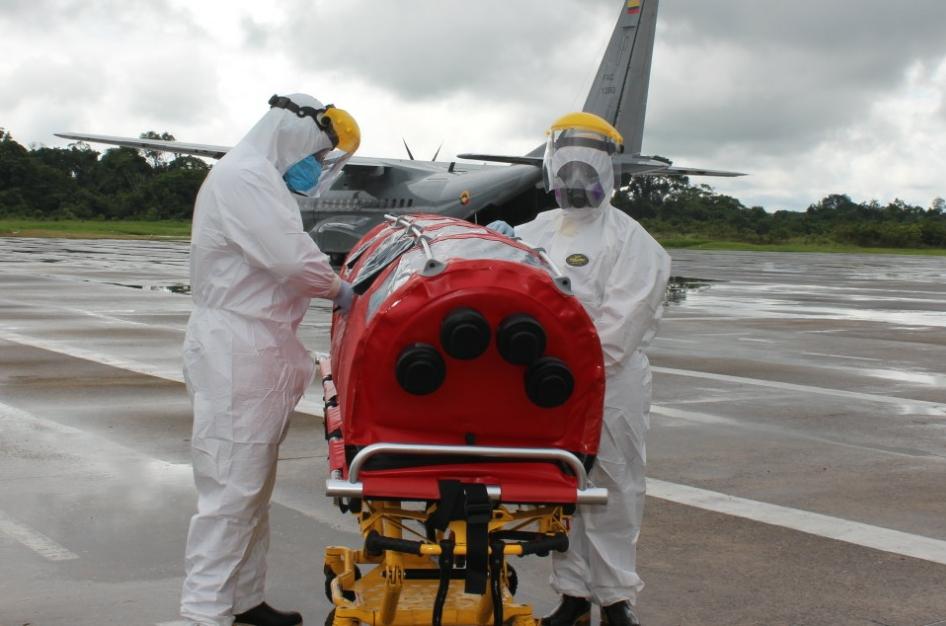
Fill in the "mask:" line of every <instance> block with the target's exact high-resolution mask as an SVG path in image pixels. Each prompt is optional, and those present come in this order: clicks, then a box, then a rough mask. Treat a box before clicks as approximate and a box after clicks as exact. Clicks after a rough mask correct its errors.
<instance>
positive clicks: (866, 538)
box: [0, 239, 946, 626]
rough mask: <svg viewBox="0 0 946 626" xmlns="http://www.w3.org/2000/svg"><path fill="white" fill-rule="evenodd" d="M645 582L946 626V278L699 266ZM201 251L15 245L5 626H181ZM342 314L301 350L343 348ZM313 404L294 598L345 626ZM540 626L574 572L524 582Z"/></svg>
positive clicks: (2, 300) (657, 401)
mask: <svg viewBox="0 0 946 626" xmlns="http://www.w3.org/2000/svg"><path fill="white" fill-rule="evenodd" d="M673 258H674V275H675V279H674V281H673V284H672V286H671V289H669V290H668V297H667V308H666V314H665V318H664V323H663V326H662V330H661V333H660V336H659V337H658V339H657V340H656V341H655V343H654V345H653V346H652V348H651V349H650V351H649V354H650V356H651V360H652V362H653V364H654V372H655V373H654V388H655V397H654V407H653V415H652V429H651V433H650V436H649V440H648V461H649V465H648V475H649V479H650V481H649V493H650V497H649V498H648V503H647V507H648V508H647V511H646V517H645V524H644V531H643V534H642V537H641V540H640V553H639V563H640V569H641V573H642V575H643V577H644V579H645V581H646V582H647V588H646V589H645V591H644V592H643V594H642V596H641V601H640V607H639V608H640V613H641V616H642V618H643V619H644V623H645V624H648V625H650V626H652V625H663V624H668V625H669V624H747V625H748V624H752V625H758V624H889V625H896V626H901V625H903V626H920V625H923V626H926V625H932V624H946V384H944V383H946V280H944V278H946V259H942V258H922V257H899V256H897V257H893V256H854V255H811V254H805V255H802V254H776V253H737V252H693V251H674V252H673ZM187 289H188V276H187V246H186V244H182V243H179V242H142V241H107V240H99V241H75V240H69V241H66V240H51V239H43V240H30V239H0V625H2V626H10V625H16V626H20V625H23V624H27V623H29V624H31V625H33V626H39V625H47V624H64V625H65V624H69V625H83V624H89V625H93V624H95V625H101V624H111V623H116V624H117V623H122V624H129V623H131V624H167V623H173V622H175V621H176V620H177V619H178V618H177V617H176V609H177V602H178V597H179V591H180V584H181V569H182V555H183V544H184V538H185V534H186V527H187V521H188V518H189V516H190V515H191V514H192V512H193V508H194V491H193V486H192V482H191V476H190V467H189V447H188V446H189V437H190V407H189V404H188V401H187V396H186V393H185V391H184V386H183V384H182V382H181V373H180V355H179V347H180V343H181V340H182V337H183V332H184V326H185V324H186V321H187V316H188V313H189V310H190V299H189V298H188V297H187V296H186V292H187ZM327 333H328V309H327V308H326V307H325V306H319V305H315V306H313V307H312V310H311V311H310V314H309V316H308V317H307V319H306V321H305V323H304V324H303V326H302V328H301V329H300V334H301V336H302V337H303V340H304V341H305V343H306V344H307V345H308V347H309V348H310V349H311V350H313V351H319V350H325V349H326V348H327V338H328V337H327ZM318 406H319V394H318V392H317V390H316V389H314V388H313V389H312V390H311V392H310V394H309V396H308V398H307V399H306V400H305V401H304V402H303V404H302V405H300V411H299V412H297V413H296V415H295V416H294V418H293V427H292V431H291V433H290V436H289V437H288V439H287V441H286V443H285V444H284V446H283V449H282V452H281V456H282V458H283V460H282V462H281V465H280V474H279V481H278V486H277V492H276V495H275V497H274V507H273V533H274V535H273V541H272V549H271V559H270V577H269V598H270V601H271V602H272V603H273V604H275V605H277V606H284V607H292V608H298V609H300V610H302V611H303V612H304V615H305V617H306V621H307V623H310V624H312V623H321V620H322V619H323V617H324V615H325V614H326V612H327V610H328V604H327V602H326V600H325V598H324V596H323V595H322V593H321V587H322V574H321V568H322V566H321V558H322V557H321V555H322V549H323V547H324V546H325V545H327V544H330V543H346V544H350V545H355V544H356V543H357V536H356V535H355V534H354V528H355V526H354V524H353V523H352V521H351V520H349V519H347V518H345V517H343V516H342V515H340V514H338V513H337V512H335V511H334V510H333V509H332V508H331V506H330V503H329V501H328V500H326V499H325V498H324V497H322V496H321V493H320V490H321V481H322V476H323V474H324V468H325V462H324V459H325V447H324V445H323V443H322V441H320V440H321V438H322V437H321V429H322V427H321V423H320V421H319V419H318V417H316V414H317V412H318ZM516 567H517V570H518V571H519V573H520V578H521V579H523V585H522V587H523V590H522V592H521V595H522V596H523V597H524V599H526V600H528V601H532V602H534V603H535V604H536V605H537V606H538V610H539V611H544V610H546V609H549V608H551V606H552V605H553V604H554V596H553V594H552V593H551V592H550V590H549V589H548V587H547V584H546V582H545V577H546V575H547V572H548V563H546V562H545V561H544V560H540V559H535V558H533V559H531V560H529V561H521V562H518V563H516Z"/></svg>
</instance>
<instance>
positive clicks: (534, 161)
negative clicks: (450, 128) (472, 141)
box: [457, 153, 542, 167]
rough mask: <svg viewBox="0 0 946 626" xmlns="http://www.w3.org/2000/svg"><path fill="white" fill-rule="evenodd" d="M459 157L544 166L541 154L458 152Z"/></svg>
mask: <svg viewBox="0 0 946 626" xmlns="http://www.w3.org/2000/svg"><path fill="white" fill-rule="evenodd" d="M457 158H458V159H469V160H470V161H490V162H492V163H509V164H512V165H534V166H535V167H542V157H540V156H500V155H497V154H469V153H468V154H458V155H457Z"/></svg>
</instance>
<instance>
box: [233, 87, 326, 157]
mask: <svg viewBox="0 0 946 626" xmlns="http://www.w3.org/2000/svg"><path fill="white" fill-rule="evenodd" d="M288 98H289V99H290V100H292V101H293V102H295V103H296V104H298V105H299V106H301V107H302V106H308V107H312V108H315V109H321V108H323V107H324V105H323V104H322V103H321V102H319V101H318V100H317V99H315V98H313V97H312V96H309V95H306V94H304V93H294V94H290V95H289V96H288ZM331 149H332V141H331V139H329V137H328V135H327V134H325V133H324V132H322V130H320V129H319V127H318V126H317V125H316V124H315V122H314V121H313V120H312V119H311V118H309V117H298V116H297V115H295V114H293V113H291V112H289V111H287V110H285V109H280V108H272V109H270V110H269V111H267V112H266V114H265V115H263V117H262V118H261V119H260V121H259V122H257V123H256V125H255V126H254V127H253V128H251V129H250V132H248V133H247V134H246V136H245V137H244V138H243V140H242V141H240V143H238V144H237V145H236V146H235V147H234V148H233V149H232V150H230V153H233V152H237V153H242V152H245V151H252V152H256V153H259V154H262V155H263V156H264V157H265V158H266V160H267V161H269V162H270V163H272V164H273V166H274V167H275V168H276V169H277V170H279V173H280V174H285V173H286V171H287V170H288V169H289V168H290V167H292V166H293V165H295V164H296V163H298V162H299V161H301V160H302V159H304V158H305V157H307V156H309V155H311V154H315V153H317V152H322V151H329V150H331ZM228 154H229V153H228Z"/></svg>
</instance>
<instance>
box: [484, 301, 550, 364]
mask: <svg viewBox="0 0 946 626" xmlns="http://www.w3.org/2000/svg"><path fill="white" fill-rule="evenodd" d="M496 342H497V344H498V345H499V353H500V354H501V355H502V356H503V358H504V359H506V360H507V361H508V362H510V363H513V364H514V365H529V364H530V363H533V362H534V361H535V360H536V359H538V358H539V357H541V356H542V353H543V352H545V329H544V328H542V324H540V323H539V322H538V321H536V319H535V318H534V317H532V316H531V315H526V314H524V313H517V314H516V315H510V316H509V317H507V318H506V319H504V320H503V321H502V323H501V324H500V325H499V330H498V331H497V333H496Z"/></svg>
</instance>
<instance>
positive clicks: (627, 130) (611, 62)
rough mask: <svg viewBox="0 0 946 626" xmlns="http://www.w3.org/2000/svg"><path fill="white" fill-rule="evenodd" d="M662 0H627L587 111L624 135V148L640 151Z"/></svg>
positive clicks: (606, 52)
mask: <svg viewBox="0 0 946 626" xmlns="http://www.w3.org/2000/svg"><path fill="white" fill-rule="evenodd" d="M657 5H658V0H624V1H623V2H622V3H621V16H620V17H619V18H618V22H617V25H616V26H615V27H614V32H613V33H612V35H611V41H610V43H608V47H607V50H606V51H605V53H604V58H602V60H601V65H600V66H599V67H598V73H597V75H596V76H595V80H594V82H593V83H592V85H591V91H590V92H589V93H588V99H587V100H586V101H585V106H584V108H583V110H584V111H586V112H588V113H594V114H596V115H600V116H601V117H603V118H604V119H606V120H607V121H608V122H610V123H611V124H612V125H613V126H614V127H615V128H617V129H618V132H620V133H621V134H622V135H623V136H624V151H625V153H628V154H638V153H640V151H641V145H642V143H643V136H644V115H645V113H646V112H647V88H648V86H649V84H650V63H651V60H652V59H653V56H654V36H655V34H656V31H657Z"/></svg>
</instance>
